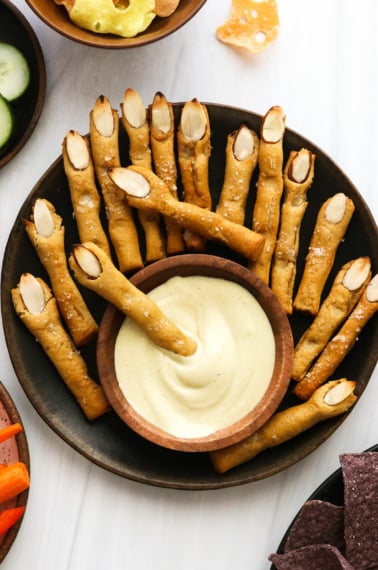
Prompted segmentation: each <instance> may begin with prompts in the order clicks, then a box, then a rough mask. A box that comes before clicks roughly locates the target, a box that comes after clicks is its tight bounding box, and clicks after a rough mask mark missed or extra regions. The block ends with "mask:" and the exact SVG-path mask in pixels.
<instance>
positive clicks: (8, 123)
mask: <svg viewBox="0 0 378 570" xmlns="http://www.w3.org/2000/svg"><path fill="white" fill-rule="evenodd" d="M13 124H14V123H13V111H12V108H11V106H10V104H9V103H8V101H7V100H6V99H5V98H4V97H3V96H2V95H1V94H0V150H1V149H2V148H3V147H4V146H5V145H6V143H7V142H8V141H9V139H10V137H11V134H12V131H13Z"/></svg>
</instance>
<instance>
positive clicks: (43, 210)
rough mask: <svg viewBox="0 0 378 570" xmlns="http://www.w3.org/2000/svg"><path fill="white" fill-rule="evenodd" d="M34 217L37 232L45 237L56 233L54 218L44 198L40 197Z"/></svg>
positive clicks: (34, 209) (36, 202) (35, 206)
mask: <svg viewBox="0 0 378 570" xmlns="http://www.w3.org/2000/svg"><path fill="white" fill-rule="evenodd" d="M33 219H34V225H35V229H36V230H37V233H38V234H39V235H40V236H42V237H45V238H48V237H50V236H51V235H52V234H53V233H54V229H55V225H54V218H53V216H52V214H51V212H50V210H49V208H48V207H47V204H46V202H44V200H42V199H40V198H38V199H37V200H36V201H35V204H34V208H33Z"/></svg>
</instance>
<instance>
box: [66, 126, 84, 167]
mask: <svg viewBox="0 0 378 570" xmlns="http://www.w3.org/2000/svg"><path fill="white" fill-rule="evenodd" d="M65 145H66V150H67V154H68V158H69V159H70V162H71V164H72V166H73V167H74V168H75V169H76V170H84V169H85V168H88V165H89V152H88V147H87V145H86V144H85V140H84V138H83V137H82V136H81V135H80V134H79V133H78V132H76V131H69V132H68V133H67V135H66V139H65Z"/></svg>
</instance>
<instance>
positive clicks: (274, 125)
mask: <svg viewBox="0 0 378 570" xmlns="http://www.w3.org/2000/svg"><path fill="white" fill-rule="evenodd" d="M285 121H286V117H285V115H284V112H283V109H282V107H279V106H277V105H276V106H274V107H271V108H270V109H269V111H268V112H267V114H266V115H265V117H264V118H263V124H262V129H261V137H262V138H263V139H264V141H265V142H267V143H276V142H278V141H279V140H281V139H282V137H283V135H284V132H285Z"/></svg>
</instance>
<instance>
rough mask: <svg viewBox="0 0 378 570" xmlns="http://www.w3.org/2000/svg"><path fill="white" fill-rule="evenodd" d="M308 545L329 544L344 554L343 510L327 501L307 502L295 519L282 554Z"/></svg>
mask: <svg viewBox="0 0 378 570" xmlns="http://www.w3.org/2000/svg"><path fill="white" fill-rule="evenodd" d="M310 544H330V545H331V546H335V547H336V548H338V549H339V551H340V552H341V553H343V552H344V548H345V544H344V508H343V507H340V506H337V505H333V504H332V503H329V502H327V501H320V500H311V501H307V502H306V503H305V504H304V505H303V507H302V509H301V511H300V513H299V515H298V516H297V518H296V519H295V521H294V523H293V525H292V527H291V529H290V531H289V535H288V537H287V540H286V543H285V547H284V552H285V553H286V552H290V551H291V550H296V549H297V548H301V547H302V546H309V545H310Z"/></svg>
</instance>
